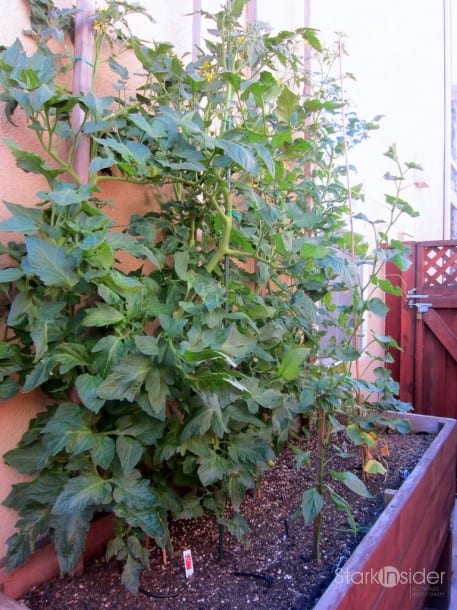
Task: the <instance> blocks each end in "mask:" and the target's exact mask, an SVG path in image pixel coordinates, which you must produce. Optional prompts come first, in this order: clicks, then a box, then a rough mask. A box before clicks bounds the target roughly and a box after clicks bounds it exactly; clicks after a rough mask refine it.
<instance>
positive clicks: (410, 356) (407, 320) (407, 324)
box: [399, 244, 416, 403]
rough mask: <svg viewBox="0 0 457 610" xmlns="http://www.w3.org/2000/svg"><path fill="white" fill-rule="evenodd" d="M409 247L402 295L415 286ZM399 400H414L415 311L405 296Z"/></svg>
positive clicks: (412, 253) (413, 245)
mask: <svg viewBox="0 0 457 610" xmlns="http://www.w3.org/2000/svg"><path fill="white" fill-rule="evenodd" d="M409 245H410V249H411V254H410V257H411V261H412V264H411V267H410V268H409V269H408V270H407V271H404V272H403V275H402V279H403V281H404V288H403V289H404V296H405V297H406V293H407V292H408V290H412V289H413V288H415V282H416V275H415V261H416V246H415V244H409ZM400 325H401V334H400V341H399V344H400V347H401V348H402V351H401V352H400V379H399V381H400V400H403V401H405V402H411V403H412V402H413V401H414V359H415V338H416V320H415V312H414V311H413V310H412V309H411V308H410V307H408V304H407V302H406V298H402V299H401V304H400Z"/></svg>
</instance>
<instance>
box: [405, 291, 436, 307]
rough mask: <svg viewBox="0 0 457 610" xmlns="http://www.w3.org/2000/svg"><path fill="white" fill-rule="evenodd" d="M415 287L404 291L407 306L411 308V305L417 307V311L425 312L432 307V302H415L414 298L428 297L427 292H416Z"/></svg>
mask: <svg viewBox="0 0 457 610" xmlns="http://www.w3.org/2000/svg"><path fill="white" fill-rule="evenodd" d="M416 290H417V288H411V290H408V292H407V293H406V301H407V303H408V307H410V308H411V309H412V308H413V307H417V311H418V313H427V311H428V310H429V309H430V307H433V305H432V303H423V302H422V303H416V299H428V298H429V296H428V294H416Z"/></svg>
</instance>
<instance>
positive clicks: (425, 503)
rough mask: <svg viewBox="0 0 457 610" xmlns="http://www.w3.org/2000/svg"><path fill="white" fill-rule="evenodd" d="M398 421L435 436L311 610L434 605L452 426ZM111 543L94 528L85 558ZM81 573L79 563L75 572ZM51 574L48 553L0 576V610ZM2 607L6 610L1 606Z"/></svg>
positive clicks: (449, 497)
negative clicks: (429, 599)
mask: <svg viewBox="0 0 457 610" xmlns="http://www.w3.org/2000/svg"><path fill="white" fill-rule="evenodd" d="M405 417H407V418H408V419H409V420H410V421H411V424H412V427H413V431H416V432H419V431H426V432H437V433H438V435H437V437H436V438H435V440H434V441H433V443H432V444H431V445H430V447H429V448H428V450H427V451H426V452H425V453H424V455H423V457H422V458H421V460H420V461H419V463H418V464H417V466H416V467H415V468H414V470H413V471H412V472H411V474H410V475H409V477H408V478H407V479H406V481H405V482H404V483H403V485H402V486H401V488H400V489H399V490H398V491H397V492H396V493H395V495H394V497H393V499H392V500H391V501H390V503H389V504H388V506H387V507H386V509H385V510H384V511H383V513H382V514H381V515H380V517H379V518H378V520H377V521H376V523H375V524H374V525H373V527H372V528H371V530H370V532H369V533H368V534H367V535H366V536H365V538H364V539H363V540H362V542H361V543H360V544H359V546H358V547H357V548H356V550H355V551H354V553H353V554H352V555H351V556H350V558H349V559H348V560H347V562H346V563H345V565H344V566H343V567H342V568H341V571H340V572H339V574H337V575H336V577H335V579H334V580H333V581H332V583H331V584H330V585H329V587H328V588H327V590H326V592H325V593H324V595H323V596H322V597H321V599H320V600H319V601H318V603H317V605H316V606H315V608H314V610H360V609H362V608H367V609H374V608H376V610H383V609H386V610H393V609H395V608H401V609H402V610H413V609H416V610H419V609H421V608H422V607H423V604H424V598H425V597H426V595H427V591H428V589H429V584H430V585H432V586H436V585H439V586H440V592H439V595H440V596H441V597H443V593H442V592H443V591H444V590H445V589H446V588H448V587H449V576H450V568H449V565H446V563H444V564H443V565H440V564H439V561H440V558H441V557H442V556H443V551H446V549H447V552H448V555H450V543H449V539H450V538H449V531H450V520H451V513H452V509H453V506H454V501H455V482H456V463H457V421H456V420H454V419H447V418H439V417H433V416H428V415H406V416H405ZM112 535H113V519H112V516H111V515H107V516H105V517H102V518H101V519H99V520H98V521H95V522H94V523H93V524H92V526H91V529H90V531H89V535H88V538H87V544H86V552H85V558H91V557H95V556H97V555H98V556H100V555H102V554H103V552H104V547H105V544H106V542H107V541H108V540H109V539H110V538H111V537H112ZM82 569H83V562H81V564H80V566H79V570H80V571H82ZM441 571H443V572H444V574H443V575H442V574H441ZM58 574H59V568H58V564H57V559H56V556H55V553H54V549H53V546H52V545H47V546H45V547H44V548H42V549H39V550H38V551H37V552H36V553H34V555H32V557H31V558H30V559H29V561H28V562H27V563H26V564H24V566H21V567H20V568H17V569H16V570H13V571H12V572H6V571H5V570H4V569H0V589H1V590H2V591H3V594H4V595H3V597H2V594H1V593H0V608H3V607H5V609H6V608H8V609H10V608H11V610H14V609H15V608H17V610H19V609H20V608H23V606H21V605H17V606H15V605H14V602H13V599H12V598H15V599H17V598H19V597H21V596H22V595H24V593H26V592H27V591H29V590H30V589H31V588H32V587H33V586H36V585H38V584H40V583H42V582H44V581H46V580H50V579H52V578H55V577H56V576H58ZM5 596H7V597H5ZM7 599H9V600H10V603H11V604H12V605H10V606H8V605H5V604H6V601H5V600H7ZM437 600H438V598H437ZM435 601H436V600H435ZM2 603H3V604H4V605H2ZM433 605H434V607H435V606H436V604H433ZM436 607H447V606H443V605H440V606H436Z"/></svg>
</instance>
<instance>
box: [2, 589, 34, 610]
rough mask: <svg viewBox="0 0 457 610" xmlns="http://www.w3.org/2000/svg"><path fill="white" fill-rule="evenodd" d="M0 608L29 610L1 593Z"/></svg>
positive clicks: (5, 609)
mask: <svg viewBox="0 0 457 610" xmlns="http://www.w3.org/2000/svg"><path fill="white" fill-rule="evenodd" d="M0 608H1V610H30V608H29V607H28V606H24V604H21V603H20V602H17V601H16V600H15V599H11V597H7V596H6V595H4V594H3V593H0Z"/></svg>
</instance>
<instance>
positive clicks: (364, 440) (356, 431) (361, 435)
mask: <svg viewBox="0 0 457 610" xmlns="http://www.w3.org/2000/svg"><path fill="white" fill-rule="evenodd" d="M346 434H347V435H348V437H349V438H350V439H351V441H352V442H353V443H354V445H365V446H366V447H374V445H375V444H376V441H375V440H374V438H373V437H372V436H371V435H370V434H368V432H364V431H363V430H362V429H361V428H360V427H359V426H358V425H357V424H356V423H353V424H349V425H347V426H346Z"/></svg>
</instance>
